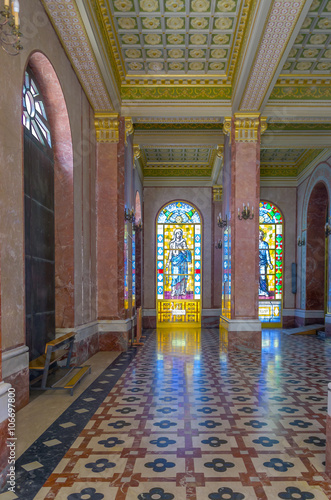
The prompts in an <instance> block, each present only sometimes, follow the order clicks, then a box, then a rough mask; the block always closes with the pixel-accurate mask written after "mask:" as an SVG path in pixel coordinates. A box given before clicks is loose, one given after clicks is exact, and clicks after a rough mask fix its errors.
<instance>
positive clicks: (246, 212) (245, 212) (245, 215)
mask: <svg viewBox="0 0 331 500" xmlns="http://www.w3.org/2000/svg"><path fill="white" fill-rule="evenodd" d="M253 218H254V207H252V212H251V210H250V208H249V203H247V205H245V203H243V209H242V211H241V214H240V208H238V219H240V220H242V219H244V220H247V219H253Z"/></svg>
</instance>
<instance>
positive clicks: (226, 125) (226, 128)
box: [223, 116, 232, 142]
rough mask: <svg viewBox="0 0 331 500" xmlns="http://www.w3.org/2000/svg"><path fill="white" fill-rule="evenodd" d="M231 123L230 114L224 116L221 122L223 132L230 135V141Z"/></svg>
mask: <svg viewBox="0 0 331 500" xmlns="http://www.w3.org/2000/svg"><path fill="white" fill-rule="evenodd" d="M231 125H232V119H231V116H226V117H225V118H224V122H223V134H224V135H228V136H229V137H230V142H231Z"/></svg>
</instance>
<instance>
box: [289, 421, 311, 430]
mask: <svg viewBox="0 0 331 500" xmlns="http://www.w3.org/2000/svg"><path fill="white" fill-rule="evenodd" d="M290 425H293V427H300V428H301V429H307V427H310V426H311V425H313V424H312V423H311V422H304V421H303V420H293V422H290Z"/></svg>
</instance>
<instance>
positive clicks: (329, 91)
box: [269, 83, 331, 102]
mask: <svg viewBox="0 0 331 500" xmlns="http://www.w3.org/2000/svg"><path fill="white" fill-rule="evenodd" d="M276 100H281V101H298V100H302V101H330V100H331V85H317V84H314V83H311V84H310V85H307V86H304V85H293V86H292V85H276V86H275V87H274V89H273V91H272V92H271V94H270V97H269V102H270V101H276Z"/></svg>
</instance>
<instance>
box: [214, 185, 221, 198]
mask: <svg viewBox="0 0 331 500" xmlns="http://www.w3.org/2000/svg"><path fill="white" fill-rule="evenodd" d="M222 194H223V186H222V185H221V184H215V185H214V186H213V201H214V202H215V201H222Z"/></svg>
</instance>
